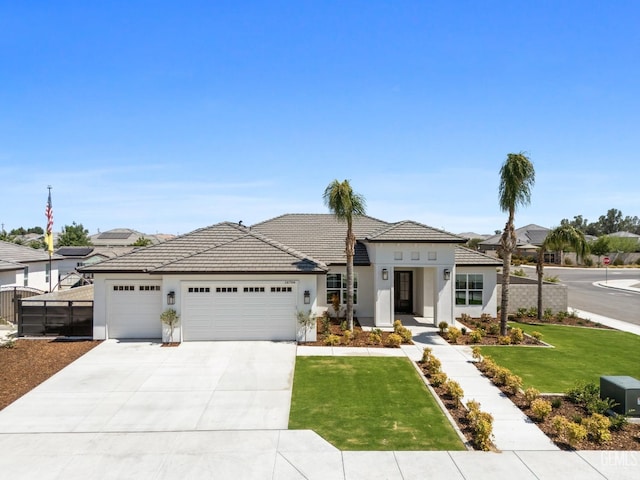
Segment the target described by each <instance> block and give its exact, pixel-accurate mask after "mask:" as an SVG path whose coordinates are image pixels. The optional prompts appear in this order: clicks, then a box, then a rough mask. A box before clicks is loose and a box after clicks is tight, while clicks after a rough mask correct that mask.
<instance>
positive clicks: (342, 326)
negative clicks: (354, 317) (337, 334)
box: [340, 320, 349, 332]
mask: <svg viewBox="0 0 640 480" xmlns="http://www.w3.org/2000/svg"><path fill="white" fill-rule="evenodd" d="M348 327H349V324H348V323H347V321H346V320H343V321H342V322H340V330H342V331H343V332H344V331H345V330H346V329H347V328H348Z"/></svg>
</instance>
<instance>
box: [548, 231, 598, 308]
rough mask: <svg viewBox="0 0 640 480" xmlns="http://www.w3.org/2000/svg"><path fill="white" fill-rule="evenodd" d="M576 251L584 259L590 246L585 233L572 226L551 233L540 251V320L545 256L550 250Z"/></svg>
mask: <svg viewBox="0 0 640 480" xmlns="http://www.w3.org/2000/svg"><path fill="white" fill-rule="evenodd" d="M567 247H569V248H572V249H574V250H575V251H576V256H577V258H578V259H580V258H584V256H585V255H586V254H587V253H588V251H589V246H588V245H587V241H586V240H585V238H584V233H582V232H581V231H580V230H578V229H576V228H574V227H572V226H571V225H561V226H559V227H556V228H554V229H553V230H551V231H550V232H549V234H548V235H547V237H546V238H545V239H544V242H542V245H541V246H540V248H539V249H538V262H537V264H536V273H537V274H538V320H542V276H543V269H544V254H545V252H547V251H550V250H556V251H557V250H559V251H562V250H564V249H565V248H567Z"/></svg>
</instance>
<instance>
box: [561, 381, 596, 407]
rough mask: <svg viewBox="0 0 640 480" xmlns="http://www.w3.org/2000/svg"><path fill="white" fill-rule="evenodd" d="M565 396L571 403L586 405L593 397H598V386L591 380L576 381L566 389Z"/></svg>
mask: <svg viewBox="0 0 640 480" xmlns="http://www.w3.org/2000/svg"><path fill="white" fill-rule="evenodd" d="M567 398H569V400H570V401H571V402H572V403H576V404H578V405H583V406H586V404H587V403H588V402H590V401H592V400H593V399H597V398H600V387H599V386H598V385H596V384H595V383H593V382H590V383H577V384H576V385H575V386H573V387H572V388H570V389H569V390H567Z"/></svg>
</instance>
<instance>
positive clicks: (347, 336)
mask: <svg viewBox="0 0 640 480" xmlns="http://www.w3.org/2000/svg"><path fill="white" fill-rule="evenodd" d="M342 335H343V337H344V343H345V344H348V343H349V342H351V336H352V335H353V332H352V331H351V330H345V331H344V332H343V333H342Z"/></svg>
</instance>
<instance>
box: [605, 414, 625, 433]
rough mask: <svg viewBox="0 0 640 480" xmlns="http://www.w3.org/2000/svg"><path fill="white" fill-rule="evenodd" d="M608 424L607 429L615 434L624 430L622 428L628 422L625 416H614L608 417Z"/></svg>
mask: <svg viewBox="0 0 640 480" xmlns="http://www.w3.org/2000/svg"><path fill="white" fill-rule="evenodd" d="M609 423H610V424H611V425H610V426H609V429H610V430H611V431H614V432H617V431H620V430H622V429H623V428H624V426H625V425H626V424H627V423H629V420H628V419H627V416H626V415H618V414H615V415H613V416H612V417H609Z"/></svg>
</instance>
